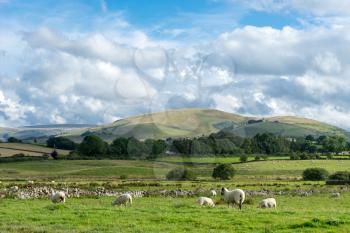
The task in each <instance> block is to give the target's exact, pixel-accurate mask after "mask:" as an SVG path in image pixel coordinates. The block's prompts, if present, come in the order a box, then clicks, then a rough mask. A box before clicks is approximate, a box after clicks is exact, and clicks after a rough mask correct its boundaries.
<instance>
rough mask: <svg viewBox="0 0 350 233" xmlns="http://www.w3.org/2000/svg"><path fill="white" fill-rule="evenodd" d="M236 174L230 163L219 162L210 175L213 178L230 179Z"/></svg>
mask: <svg viewBox="0 0 350 233" xmlns="http://www.w3.org/2000/svg"><path fill="white" fill-rule="evenodd" d="M235 174H236V171H235V169H234V168H233V167H232V165H231V164H220V165H218V166H216V167H215V168H214V170H213V174H212V177H213V178H214V179H221V180H230V179H232V177H233V176H234V175H235Z"/></svg>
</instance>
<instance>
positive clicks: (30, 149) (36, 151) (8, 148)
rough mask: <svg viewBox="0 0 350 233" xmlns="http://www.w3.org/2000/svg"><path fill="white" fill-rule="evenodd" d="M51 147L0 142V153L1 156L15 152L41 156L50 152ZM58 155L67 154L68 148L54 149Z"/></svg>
mask: <svg viewBox="0 0 350 233" xmlns="http://www.w3.org/2000/svg"><path fill="white" fill-rule="evenodd" d="M52 150H53V149H52V148H48V147H44V146H39V145H33V144H25V143H0V154H1V156H3V157H8V156H12V155H15V154H20V153H22V154H24V155H30V156H42V155H43V154H50V153H51V152H52ZM56 151H57V152H58V154H60V155H68V154H69V151H68V150H56Z"/></svg>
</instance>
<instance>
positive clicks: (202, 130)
mask: <svg viewBox="0 0 350 233" xmlns="http://www.w3.org/2000/svg"><path fill="white" fill-rule="evenodd" d="M222 129H224V130H227V131H231V132H233V133H235V134H237V135H240V136H243V137H247V136H248V137H251V136H254V135H256V134H257V133H264V132H270V133H274V134H278V135H283V136H289V137H303V136H306V135H309V134H312V135H316V136H318V135H324V134H326V135H334V134H335V135H343V136H345V137H347V138H348V139H350V135H349V133H347V132H345V131H344V130H342V129H340V128H337V127H335V126H332V125H329V124H325V123H321V122H318V121H315V120H311V119H306V118H300V117H292V116H277V117H270V118H264V119H258V118H253V117H246V116H241V115H237V114H232V113H227V112H222V111H218V110H212V109H178V110H169V111H165V112H156V113H149V114H144V115H139V116H134V117H129V118H125V119H121V120H118V121H116V122H113V123H111V124H107V125H103V126H97V127H89V128H88V125H56V126H50V125H47V126H34V127H25V128H18V129H7V128H2V129H1V128H0V139H1V138H4V137H5V138H6V137H9V136H14V137H17V138H20V139H27V141H30V140H32V139H33V138H37V139H38V140H39V141H40V142H43V141H45V140H46V139H47V138H48V137H49V136H51V135H56V136H57V135H62V136H66V137H69V138H71V139H73V140H74V141H78V142H79V141H81V140H82V139H83V137H84V136H86V135H88V134H90V133H92V134H95V135H97V136H100V137H102V138H103V139H105V140H107V141H112V140H113V139H115V138H116V137H131V136H133V137H136V138H138V139H146V138H155V139H158V138H162V139H164V138H168V137H173V138H176V137H196V136H201V135H209V134H211V133H215V132H218V131H219V130H222Z"/></svg>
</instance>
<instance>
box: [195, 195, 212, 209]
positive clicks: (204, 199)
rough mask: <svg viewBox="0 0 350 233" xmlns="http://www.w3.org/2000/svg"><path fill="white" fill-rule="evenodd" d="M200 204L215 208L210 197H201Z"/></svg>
mask: <svg viewBox="0 0 350 233" xmlns="http://www.w3.org/2000/svg"><path fill="white" fill-rule="evenodd" d="M198 204H199V205H201V206H210V207H214V206H215V204H214V201H213V199H211V198H209V197H199V198H198Z"/></svg>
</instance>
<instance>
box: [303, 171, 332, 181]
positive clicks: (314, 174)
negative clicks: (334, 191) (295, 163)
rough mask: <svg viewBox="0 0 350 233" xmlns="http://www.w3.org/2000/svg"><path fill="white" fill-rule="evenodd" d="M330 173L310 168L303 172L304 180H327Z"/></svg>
mask: <svg viewBox="0 0 350 233" xmlns="http://www.w3.org/2000/svg"><path fill="white" fill-rule="evenodd" d="M327 177H328V172H327V171H326V170H325V169H323V168H308V169H306V170H304V172H303V180H313V181H317V180H326V179H327Z"/></svg>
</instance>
